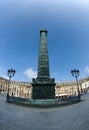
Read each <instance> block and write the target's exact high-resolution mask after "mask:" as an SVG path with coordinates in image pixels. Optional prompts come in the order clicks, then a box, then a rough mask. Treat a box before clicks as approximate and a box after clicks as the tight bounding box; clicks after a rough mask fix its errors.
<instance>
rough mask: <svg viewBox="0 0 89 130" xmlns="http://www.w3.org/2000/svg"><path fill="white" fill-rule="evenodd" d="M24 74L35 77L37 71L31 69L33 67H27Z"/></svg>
mask: <svg viewBox="0 0 89 130" xmlns="http://www.w3.org/2000/svg"><path fill="white" fill-rule="evenodd" d="M24 74H25V75H26V76H27V77H28V78H29V79H32V78H36V76H37V72H36V71H34V70H33V68H28V69H27V70H25V71H24Z"/></svg>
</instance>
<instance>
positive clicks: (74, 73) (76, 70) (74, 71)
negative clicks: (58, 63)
mask: <svg viewBox="0 0 89 130" xmlns="http://www.w3.org/2000/svg"><path fill="white" fill-rule="evenodd" d="M71 74H72V76H74V77H75V79H76V82H77V91H78V101H80V98H81V96H80V90H79V85H78V76H79V70H78V69H74V70H71Z"/></svg>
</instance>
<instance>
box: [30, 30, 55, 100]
mask: <svg viewBox="0 0 89 130" xmlns="http://www.w3.org/2000/svg"><path fill="white" fill-rule="evenodd" d="M54 98H55V80H54V78H50V72H49V57H48V46H47V30H41V31H40V47H39V56H38V72H37V78H36V79H33V82H32V99H54Z"/></svg>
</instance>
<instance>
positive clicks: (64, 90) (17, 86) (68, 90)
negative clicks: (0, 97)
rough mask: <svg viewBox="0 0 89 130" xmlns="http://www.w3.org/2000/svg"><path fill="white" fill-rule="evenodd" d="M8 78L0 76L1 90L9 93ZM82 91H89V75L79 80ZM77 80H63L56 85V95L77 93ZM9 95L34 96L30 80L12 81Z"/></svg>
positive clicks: (64, 95) (29, 97)
mask: <svg viewBox="0 0 89 130" xmlns="http://www.w3.org/2000/svg"><path fill="white" fill-rule="evenodd" d="M8 82H9V81H8V80H7V79H5V78H3V77H0V92H1V93H4V94H7V91H8V85H9V84H8ZM78 85H79V90H80V92H87V91H89V77H87V78H84V79H81V80H79V82H78ZM77 94H78V92H77V84H76V81H70V82H61V83H56V85H55V97H56V98H60V97H63V98H64V97H66V96H73V95H77ZM9 95H11V96H15V97H21V98H27V99H31V98H32V85H31V83H30V82H21V81H11V82H10V85H9Z"/></svg>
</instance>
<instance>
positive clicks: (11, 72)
mask: <svg viewBox="0 0 89 130" xmlns="http://www.w3.org/2000/svg"><path fill="white" fill-rule="evenodd" d="M15 73H16V71H15V70H13V69H9V70H8V71H7V75H8V76H9V81H8V91H7V102H9V87H10V81H11V78H12V77H13V76H14V74H15Z"/></svg>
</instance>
